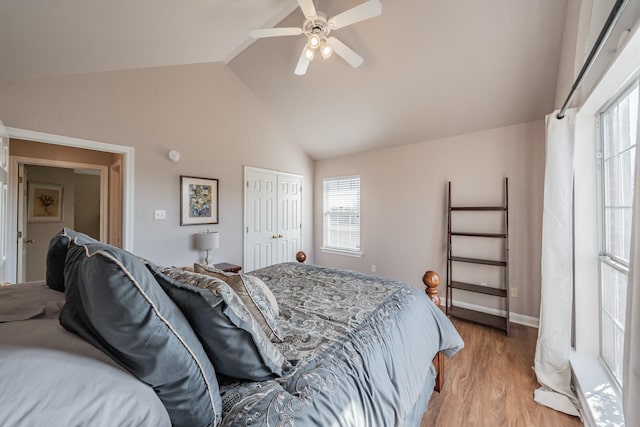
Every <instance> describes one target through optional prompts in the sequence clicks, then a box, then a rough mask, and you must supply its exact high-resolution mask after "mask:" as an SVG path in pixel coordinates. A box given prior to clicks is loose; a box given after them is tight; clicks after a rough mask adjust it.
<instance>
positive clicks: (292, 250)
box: [277, 175, 302, 263]
mask: <svg viewBox="0 0 640 427" xmlns="http://www.w3.org/2000/svg"><path fill="white" fill-rule="evenodd" d="M301 185H302V178H300V177H298V176H291V175H279V176H278V239H277V242H278V258H277V262H279V263H280V262H289V261H295V260H296V253H297V252H298V251H299V250H300V237H301V236H302V233H301V230H300V228H301V224H300V220H301V216H300V206H301V201H302V200H301V199H302V198H301V194H300V186H301Z"/></svg>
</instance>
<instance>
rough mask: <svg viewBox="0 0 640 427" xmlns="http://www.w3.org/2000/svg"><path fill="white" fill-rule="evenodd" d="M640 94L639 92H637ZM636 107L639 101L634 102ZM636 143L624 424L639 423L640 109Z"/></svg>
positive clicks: (639, 111)
mask: <svg viewBox="0 0 640 427" xmlns="http://www.w3.org/2000/svg"><path fill="white" fill-rule="evenodd" d="M639 96H640V95H639ZM638 105H639V106H640V102H639V103H638ZM636 140H637V142H638V145H636V173H635V178H634V190H633V219H632V222H631V224H632V225H631V258H630V260H629V261H630V265H629V281H628V282H627V318H626V322H625V329H624V355H623V373H622V406H623V409H624V418H625V424H626V425H627V426H640V404H639V403H640V148H638V147H639V146H640V108H638V131H637V139H636Z"/></svg>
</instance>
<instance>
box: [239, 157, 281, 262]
mask: <svg viewBox="0 0 640 427" xmlns="http://www.w3.org/2000/svg"><path fill="white" fill-rule="evenodd" d="M245 185H246V187H245V234H246V240H245V256H244V271H253V270H256V269H258V268H262V267H266V266H268V265H271V264H275V263H276V262H277V259H275V257H274V254H275V253H276V251H277V248H276V244H277V240H278V233H277V219H278V218H277V206H278V200H277V198H278V193H277V185H278V183H277V177H276V176H275V175H273V174H270V173H264V172H259V171H256V170H247V171H246V179H245Z"/></svg>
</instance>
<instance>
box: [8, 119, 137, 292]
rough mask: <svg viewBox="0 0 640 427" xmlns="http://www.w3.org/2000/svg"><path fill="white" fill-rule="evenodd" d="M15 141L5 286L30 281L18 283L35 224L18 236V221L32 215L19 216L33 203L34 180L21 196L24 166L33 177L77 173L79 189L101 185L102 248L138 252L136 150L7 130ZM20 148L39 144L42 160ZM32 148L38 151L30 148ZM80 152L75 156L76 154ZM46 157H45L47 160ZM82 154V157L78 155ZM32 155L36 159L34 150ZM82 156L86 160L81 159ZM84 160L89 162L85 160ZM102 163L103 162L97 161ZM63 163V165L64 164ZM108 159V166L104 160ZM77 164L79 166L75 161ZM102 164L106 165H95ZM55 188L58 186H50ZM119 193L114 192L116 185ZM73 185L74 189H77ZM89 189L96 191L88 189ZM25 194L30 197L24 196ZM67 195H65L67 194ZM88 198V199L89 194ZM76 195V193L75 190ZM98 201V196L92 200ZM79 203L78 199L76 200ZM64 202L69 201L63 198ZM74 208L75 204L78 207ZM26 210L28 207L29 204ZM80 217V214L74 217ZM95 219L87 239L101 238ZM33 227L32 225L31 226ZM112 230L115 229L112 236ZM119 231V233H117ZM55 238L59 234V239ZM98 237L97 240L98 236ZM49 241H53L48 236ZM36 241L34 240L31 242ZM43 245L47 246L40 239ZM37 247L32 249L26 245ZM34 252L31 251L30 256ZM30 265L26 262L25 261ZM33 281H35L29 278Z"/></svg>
mask: <svg viewBox="0 0 640 427" xmlns="http://www.w3.org/2000/svg"><path fill="white" fill-rule="evenodd" d="M6 129H7V131H8V134H9V137H10V140H9V141H10V145H9V150H10V153H11V155H10V156H9V160H10V161H9V163H10V164H9V174H8V189H9V197H8V199H9V200H8V203H7V205H5V207H4V208H5V210H4V212H3V213H2V214H3V216H5V215H6V218H7V222H6V224H7V230H6V231H7V233H6V234H7V237H6V238H5V241H6V242H7V243H8V244H7V246H8V248H7V262H6V271H5V275H4V278H3V277H0V281H2V280H6V281H9V282H13V283H19V282H21V281H24V280H25V279H27V277H30V276H29V275H27V274H25V273H24V270H23V272H22V273H21V277H20V279H21V280H18V273H19V271H20V270H21V267H20V265H23V264H26V262H25V261H23V258H22V256H21V255H22V254H24V253H25V249H24V245H25V242H26V241H29V240H30V238H29V236H27V234H28V233H29V231H28V228H29V225H31V223H30V222H29V220H28V216H26V218H27V219H26V220H25V221H24V222H25V224H26V227H27V232H26V233H19V230H18V217H21V218H25V215H28V210H26V211H24V212H26V213H24V212H21V213H20V215H19V214H18V206H19V204H20V203H19V200H20V199H24V198H28V191H29V186H28V182H27V181H29V180H30V178H29V176H27V178H26V179H25V180H24V182H25V183H26V184H27V185H25V186H23V187H22V193H19V190H18V186H19V185H18V183H19V169H20V165H21V164H22V165H23V168H24V165H28V166H27V173H29V172H28V171H29V169H28V168H29V167H32V165H37V166H40V167H45V168H46V167H52V168H60V169H67V170H68V171H69V170H70V171H71V172H72V173H73V176H74V179H75V180H76V182H80V184H79V187H82V186H83V185H85V184H88V183H89V182H90V181H94V182H95V181H96V180H98V181H99V186H100V190H99V194H100V202H99V211H100V213H99V217H100V220H99V224H100V225H99V236H98V237H99V239H100V240H101V241H103V242H108V243H111V244H114V245H117V246H120V247H122V248H124V249H126V250H128V251H132V250H133V230H132V225H133V161H134V158H133V157H134V149H133V148H132V147H126V146H120V145H114V144H105V143H100V142H96V141H90V140H83V139H77V138H69V137H65V136H60V135H53V134H46V133H42V132H34V131H28V130H23V129H16V128H6ZM20 143H29V144H40V146H39V147H38V149H37V150H35V152H36V153H38V154H37V157H28V156H27V155H26V154H25V152H24V151H20V150H19V149H18V148H16V147H19V145H20ZM31 148H33V146H32V147H31ZM74 151H75V154H74V153H73V152H74ZM43 153H46V154H43ZM78 153H80V154H78ZM30 155H33V150H32V153H31V154H30ZM78 155H80V156H81V157H78ZM82 156H84V157H82ZM98 158H102V160H99V161H98V160H97V159H98ZM60 159H64V160H60ZM105 159H107V160H105ZM71 160H77V161H71ZM96 163H101V164H96ZM110 171H114V172H113V173H114V174H115V175H117V176H116V177H115V178H113V179H110ZM51 184H55V183H51ZM116 184H117V185H118V188H115V185H116ZM75 187H76V186H75V185H74V189H75ZM89 187H90V188H94V187H91V186H89ZM89 191H92V192H93V191H95V190H89ZM25 192H26V195H25ZM19 194H20V196H19ZM63 194H64V192H63ZM85 194H86V193H85ZM74 195H75V190H74ZM93 196H95V194H93ZM91 197H92V196H87V195H85V196H81V198H82V200H83V201H84V200H85V199H90V198H91ZM74 199H75V197H74ZM63 200H64V198H63ZM74 205H75V204H74ZM24 206H27V209H28V205H27V204H26V203H25V205H24ZM110 206H117V207H119V208H117V209H109V208H110ZM116 212H118V213H119V215H116V216H118V218H115V220H112V217H113V216H114V214H115V213H116ZM72 215H73V216H74V217H75V213H73V214H72ZM91 217H92V218H85V219H84V220H83V219H81V222H82V221H85V220H86V221H87V223H86V224H85V225H81V227H85V228H86V229H85V232H86V231H89V232H88V233H86V234H90V235H91V234H96V219H95V212H94V213H93V214H91ZM32 222H33V221H32ZM111 224H115V225H114V226H113V228H112V229H111V232H110V226H111ZM65 225H66V224H63V222H62V221H61V222H58V223H57V224H55V226H56V232H57V231H59V230H60V229H62V227H63V226H65ZM74 227H75V228H77V224H76V223H75V221H74ZM114 230H115V231H114ZM54 234H55V233H54ZM94 237H95V236H94ZM49 239H50V236H49ZM31 240H35V239H31ZM39 240H42V238H40V239H39ZM44 240H45V241H46V243H47V245H48V239H47V238H44ZM33 243H34V242H30V243H27V245H30V244H33ZM28 251H29V249H28V248H27V249H26V252H27V254H28ZM25 259H26V258H25ZM30 278H31V277H30Z"/></svg>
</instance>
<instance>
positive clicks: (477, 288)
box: [449, 281, 507, 297]
mask: <svg viewBox="0 0 640 427" xmlns="http://www.w3.org/2000/svg"><path fill="white" fill-rule="evenodd" d="M449 286H451V287H452V288H453V289H460V290H461V291H468V292H476V293H479V294H485V295H494V296H497V297H506V296H507V291H506V289H500V288H494V287H492V286H482V285H474V284H473V283H465V282H455V281H452V282H451V284H450V285H449Z"/></svg>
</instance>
